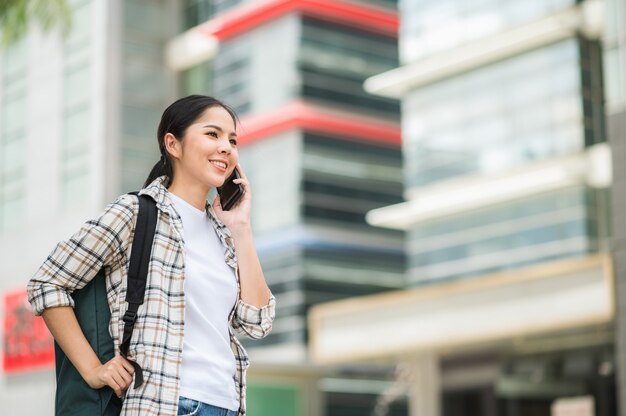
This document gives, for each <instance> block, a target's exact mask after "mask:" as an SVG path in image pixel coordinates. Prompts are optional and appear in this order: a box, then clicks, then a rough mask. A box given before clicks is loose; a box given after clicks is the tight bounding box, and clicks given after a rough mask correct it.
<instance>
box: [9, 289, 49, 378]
mask: <svg viewBox="0 0 626 416" xmlns="http://www.w3.org/2000/svg"><path fill="white" fill-rule="evenodd" d="M52 366H54V342H53V339H52V335H50V332H49V331H48V328H47V327H46V324H45V322H44V321H43V318H41V317H40V316H35V315H34V314H33V311H32V308H31V306H30V303H28V297H27V295H26V290H18V291H14V292H10V293H7V294H5V295H4V351H3V353H2V368H3V369H4V372H5V373H16V372H22V371H27V370H32V369H39V368H49V367H52Z"/></svg>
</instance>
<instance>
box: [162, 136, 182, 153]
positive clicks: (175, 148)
mask: <svg viewBox="0 0 626 416" xmlns="http://www.w3.org/2000/svg"><path fill="white" fill-rule="evenodd" d="M163 144H164V145H165V151H167V153H169V155H170V157H172V158H174V159H180V157H181V154H182V146H181V143H180V141H179V140H178V139H177V138H176V136H174V135H173V134H172V133H166V134H165V136H164V137H163Z"/></svg>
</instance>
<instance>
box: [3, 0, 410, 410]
mask: <svg viewBox="0 0 626 416" xmlns="http://www.w3.org/2000/svg"><path fill="white" fill-rule="evenodd" d="M70 4H71V6H72V10H73V28H72V30H71V34H70V36H69V37H68V38H67V39H62V38H61V37H60V36H59V35H58V34H57V33H52V34H42V33H41V32H40V31H39V30H37V29H36V28H34V29H33V30H32V31H31V32H30V33H29V34H28V36H27V37H26V38H25V39H23V40H22V41H20V42H18V43H15V44H13V45H10V46H9V47H8V48H7V49H5V50H2V51H0V80H1V83H0V158H1V160H2V163H1V164H0V253H2V255H1V257H2V261H3V266H4V268H3V279H2V281H0V290H1V291H2V293H3V294H4V295H5V306H4V307H3V308H2V309H3V311H2V318H3V320H4V322H8V321H10V322H11V325H12V326H11V328H12V329H11V330H10V331H8V330H5V332H4V333H3V337H4V338H3V339H5V340H6V339H7V337H9V336H11V337H13V338H15V337H16V336H18V335H19V336H22V335H24V336H26V337H28V336H29V334H28V331H29V330H25V329H24V325H21V326H20V322H21V321H20V320H19V319H14V318H15V317H16V316H18V315H19V313H20V312H19V311H21V309H20V308H22V307H23V305H20V304H19V303H18V304H17V306H15V305H16V304H15V303H14V301H13V299H14V297H13V295H14V294H15V293H19V292H20V291H21V290H23V288H24V287H25V284H26V281H27V279H28V278H29V277H30V276H31V275H32V273H33V272H34V271H35V269H36V268H37V267H38V266H39V265H40V264H41V262H42V261H43V260H44V259H45V256H46V255H47V254H48V253H49V251H50V250H51V249H52V248H53V247H54V244H55V243H56V242H57V241H58V240H60V239H62V238H65V237H67V236H68V235H69V234H70V233H72V232H73V231H75V230H76V229H77V227H78V226H79V225H80V224H81V223H82V221H84V220H86V219H88V218H90V217H92V216H94V215H96V214H97V213H98V212H100V211H101V210H102V208H103V207H104V206H105V205H106V204H107V203H108V202H110V201H111V200H113V199H114V198H115V197H116V196H117V195H119V194H121V193H122V192H126V191H130V190H135V189H138V188H139V187H140V186H141V184H142V183H143V181H144V180H145V177H146V176H147V174H148V172H149V170H150V168H151V167H152V165H153V164H154V163H155V162H156V160H157V156H158V150H157V146H156V127H157V124H158V121H159V118H160V115H161V113H162V111H163V110H164V108H165V107H166V106H167V105H168V104H169V103H171V102H172V101H173V100H174V99H175V98H177V97H179V96H183V95H187V94H192V93H200V94H211V95H214V96H216V97H218V98H220V99H223V100H224V101H225V102H227V103H229V104H231V105H232V106H233V107H234V108H235V110H236V111H237V112H238V113H239V115H240V117H241V128H240V143H241V144H240V155H241V165H242V166H243V168H244V169H245V171H246V173H247V176H248V177H249V178H250V181H251V184H252V188H253V189H254V190H255V191H254V201H253V205H254V213H253V219H252V223H253V226H254V228H255V237H256V240H257V241H256V242H257V246H258V250H259V254H260V255H261V260H262V263H263V267H264V270H265V273H266V277H267V279H268V282H269V284H270V286H271V288H272V290H273V292H274V293H275V294H276V297H277V300H278V310H277V316H278V317H277V319H276V322H275V325H274V330H273V332H272V334H271V335H270V336H269V337H268V338H266V339H265V340H263V341H259V342H251V343H249V344H247V347H248V348H249V351H250V352H251V356H252V361H253V363H254V365H253V367H252V368H251V372H250V383H249V390H248V400H249V407H250V408H251V409H255V414H256V415H273V416H277V415H294V414H302V415H305V414H306V415H316V414H319V415H347V414H362V413H363V412H366V411H369V409H371V407H372V406H373V405H372V403H373V401H374V400H375V399H376V397H377V396H378V395H379V394H380V393H381V392H382V391H384V389H385V388H386V386H387V385H388V380H387V379H388V376H389V369H390V368H392V367H390V366H389V365H387V364H383V365H372V364H370V365H366V366H358V367H343V366H341V367H329V368H317V367H315V366H313V365H311V363H310V360H309V357H308V348H307V343H308V328H307V321H306V316H307V312H308V310H309V308H310V307H311V305H314V304H317V303H320V302H326V301H332V300H336V299H341V298H345V297H350V296H356V295H366V294H372V293H378V292H382V291H388V290H391V289H400V288H403V287H405V285H406V280H405V273H404V272H405V255H404V232H403V231H400V230H390V229H382V228H378V227H372V226H371V225H369V224H367V223H366V221H365V214H366V213H367V212H368V211H369V210H371V209H374V208H378V207H381V206H385V205H389V204H395V203H399V202H401V201H402V160H401V159H402V157H401V143H400V124H399V111H400V105H399V102H398V101H397V100H396V99H394V98H387V97H380V96H377V95H372V94H369V93H366V92H365V91H364V88H363V82H364V81H365V80H366V79H367V78H369V77H371V76H373V75H375V74H378V73H381V72H384V71H387V70H390V69H392V68H394V67H397V66H398V64H399V61H398V45H397V31H398V17H397V12H396V1H395V0H370V1H343V0H335V1H331V0H315V1H311V0H308V1H293V0H271V1H265V2H255V1H245V2H244V1H230V0H222V1H198V0H196V1H193V0H187V1H169V0H158V1H154V0H125V1H122V0H114V1H104V0H71V1H70ZM8 305H12V306H11V307H9V306H8ZM19 316H21V315H19ZM31 324H32V323H29V325H31ZM28 328H30V326H29V327H28ZM14 332H15V333H16V334H17V335H16V334H14ZM13 338H11V339H13ZM33 339H34V338H33ZM33 343H34V341H32V340H31V342H30V344H29V345H30V346H32V345H33ZM29 348H30V347H28V346H26V347H24V349H26V350H28V349H29ZM4 352H5V353H6V352H7V349H6V348H5V351H4ZM24 357H26V358H25V359H24ZM38 359H39V358H38ZM28 360H30V361H31V364H32V362H34V357H33V356H32V355H28V352H26V353H25V355H24V356H23V357H22V364H24V363H26V365H25V366H24V367H20V365H22V364H20V365H17V366H16V367H15V368H16V369H13V370H11V371H7V370H6V369H5V372H3V374H2V376H1V378H0V383H1V386H2V387H0V403H2V404H1V405H0V413H2V414H3V415H5V414H7V415H12V414H46V413H48V414H51V412H52V404H53V397H54V376H53V369H52V367H51V366H50V363H49V361H48V364H45V362H44V363H43V367H41V368H40V369H39V370H33V369H28V367H29V364H28ZM14 361H15V360H14ZM17 361H19V360H17ZM17 361H15V362H17ZM11 368H13V367H11ZM32 397H37V398H38V400H36V401H35V400H32ZM405 406H406V404H405V403H400V404H399V405H397V406H396V408H395V411H396V412H399V413H398V414H399V415H401V414H404V412H403V407H405Z"/></svg>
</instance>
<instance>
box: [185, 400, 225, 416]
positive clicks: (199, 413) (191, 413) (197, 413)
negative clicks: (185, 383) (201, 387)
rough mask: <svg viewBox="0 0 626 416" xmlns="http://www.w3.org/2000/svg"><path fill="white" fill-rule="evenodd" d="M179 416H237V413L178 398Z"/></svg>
mask: <svg viewBox="0 0 626 416" xmlns="http://www.w3.org/2000/svg"><path fill="white" fill-rule="evenodd" d="M177 414H178V416H237V412H233V411H232V410H228V409H223V408H221V407H217V406H213V405H210V404H206V403H202V402H199V401H196V400H192V399H188V398H186V397H182V396H181V397H179V398H178V413H177Z"/></svg>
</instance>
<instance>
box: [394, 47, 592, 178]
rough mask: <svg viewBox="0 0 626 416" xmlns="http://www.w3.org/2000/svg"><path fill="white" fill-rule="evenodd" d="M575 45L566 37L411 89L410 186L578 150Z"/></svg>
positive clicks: (580, 126)
mask: <svg viewBox="0 0 626 416" xmlns="http://www.w3.org/2000/svg"><path fill="white" fill-rule="evenodd" d="M580 49H581V48H580V45H579V42H578V41H577V40H575V39H570V40H566V41H563V42H560V43H557V44H554V45H551V46H547V47H545V48H542V49H538V50H534V51H532V52H529V53H527V54H524V55H520V56H516V57H513V58H510V59H508V60H506V61H503V62H500V63H496V64H494V65H491V66H489V67H486V68H480V69H477V70H474V71H472V72H469V73H465V74H463V75H462V76H458V77H455V78H451V79H447V80H444V81H442V82H439V83H436V84H432V85H429V86H426V87H424V88H420V89H419V90H416V91H414V92H411V93H410V94H409V96H408V97H407V98H406V99H405V100H404V102H403V112H404V115H405V117H404V119H403V131H404V133H405V138H406V142H405V153H404V154H405V157H406V160H407V162H408V163H407V169H406V178H405V180H406V184H407V187H408V188H414V187H419V186H424V185H428V184H432V183H435V182H438V181H442V180H447V179H452V178H454V177H460V176H464V175H472V174H483V173H485V174H486V173H498V172H502V171H505V170H508V169H511V168H513V167H515V166H521V165H523V164H525V163H528V162H532V161H537V160H540V159H546V158H551V157H555V156H559V155H564V154H568V153H572V152H575V151H578V150H580V149H582V148H583V147H584V145H585V141H586V140H585V135H586V132H585V125H584V122H583V120H584V116H585V113H584V105H583V104H584V102H583V99H582V96H581V89H582V74H581V69H580V60H581V56H580ZM592 132H593V130H591V131H590V134H593V133H592ZM590 141H592V139H590ZM593 141H602V140H601V135H600V134H598V137H595V138H593Z"/></svg>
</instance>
